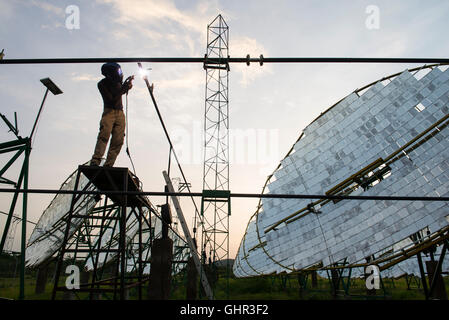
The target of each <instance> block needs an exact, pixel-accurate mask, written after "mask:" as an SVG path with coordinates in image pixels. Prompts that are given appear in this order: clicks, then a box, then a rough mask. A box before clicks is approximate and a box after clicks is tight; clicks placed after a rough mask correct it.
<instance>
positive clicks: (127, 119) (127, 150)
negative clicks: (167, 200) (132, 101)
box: [125, 91, 137, 176]
mask: <svg viewBox="0 0 449 320" xmlns="http://www.w3.org/2000/svg"><path fill="white" fill-rule="evenodd" d="M125 110H126V115H125V118H126V119H125V126H126V132H125V139H126V154H127V155H128V157H129V161H130V162H131V166H132V167H133V172H134V175H136V176H137V172H136V168H135V167H134V162H133V159H132V157H131V154H130V152H129V143H128V122H129V118H128V91H126V106H125Z"/></svg>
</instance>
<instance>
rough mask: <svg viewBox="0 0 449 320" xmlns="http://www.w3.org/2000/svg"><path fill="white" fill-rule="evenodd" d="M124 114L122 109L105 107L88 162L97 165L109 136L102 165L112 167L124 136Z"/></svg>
mask: <svg viewBox="0 0 449 320" xmlns="http://www.w3.org/2000/svg"><path fill="white" fill-rule="evenodd" d="M125 126H126V120H125V114H124V113H123V110H117V109H110V108H105V109H104V111H103V114H102V116H101V121H100V132H99V133H98V137H97V144H96V145H95V151H94V155H93V156H92V160H91V162H90V164H96V165H99V164H100V161H101V158H102V157H103V155H104V152H105V150H106V145H107V144H108V141H109V137H111V143H110V145H109V150H108V155H107V157H106V162H105V163H104V166H106V167H112V166H113V165H114V162H115V160H116V159H117V156H118V154H119V153H120V150H121V149H122V145H123V140H124V137H125Z"/></svg>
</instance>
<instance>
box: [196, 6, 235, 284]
mask: <svg viewBox="0 0 449 320" xmlns="http://www.w3.org/2000/svg"><path fill="white" fill-rule="evenodd" d="M228 54H229V27H228V25H227V24H226V22H225V21H224V19H223V17H222V16H221V15H218V16H217V17H216V18H215V19H214V20H213V21H212V22H211V23H210V24H209V25H208V26H207V53H206V55H205V59H204V69H205V70H206V92H205V96H206V102H205V112H204V166H203V190H204V191H203V196H202V198H201V214H202V216H203V218H204V219H203V226H202V227H203V228H202V239H201V251H202V260H203V264H208V265H209V268H208V270H210V272H211V273H212V274H211V277H215V275H214V268H215V262H217V261H220V260H225V259H226V260H225V261H228V260H227V259H229V215H230V214H231V210H230V197H229V95H228V89H229V63H228V62H227V61H222V59H227V58H228V57H229V55H228ZM228 272H229V270H228ZM212 283H213V281H212ZM212 286H213V285H212Z"/></svg>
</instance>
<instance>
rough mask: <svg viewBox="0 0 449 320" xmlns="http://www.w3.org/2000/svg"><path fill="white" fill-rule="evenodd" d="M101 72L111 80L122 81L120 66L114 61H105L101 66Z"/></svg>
mask: <svg viewBox="0 0 449 320" xmlns="http://www.w3.org/2000/svg"><path fill="white" fill-rule="evenodd" d="M101 74H102V75H104V76H105V77H106V79H109V80H111V81H112V82H120V83H121V82H122V81H123V72H122V68H121V67H120V65H119V64H118V63H115V62H107V63H105V64H103V65H102V66H101Z"/></svg>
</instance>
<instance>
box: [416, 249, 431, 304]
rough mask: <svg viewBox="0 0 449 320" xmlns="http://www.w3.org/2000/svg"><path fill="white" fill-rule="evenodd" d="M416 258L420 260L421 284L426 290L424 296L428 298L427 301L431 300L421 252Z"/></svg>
mask: <svg viewBox="0 0 449 320" xmlns="http://www.w3.org/2000/svg"><path fill="white" fill-rule="evenodd" d="M416 258H417V259H418V266H419V272H420V273H421V282H422V286H423V289H424V295H425V296H426V300H429V290H428V289H427V280H426V274H425V273H424V267H423V264H422V259H421V252H418V253H417V254H416Z"/></svg>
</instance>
